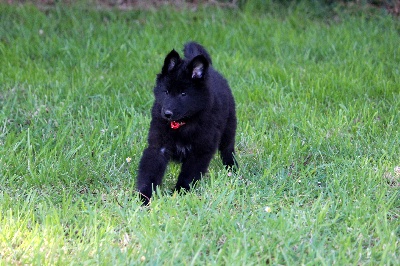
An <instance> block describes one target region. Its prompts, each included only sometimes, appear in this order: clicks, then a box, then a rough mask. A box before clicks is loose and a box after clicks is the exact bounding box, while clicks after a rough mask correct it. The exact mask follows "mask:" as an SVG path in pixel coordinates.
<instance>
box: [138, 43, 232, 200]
mask: <svg viewBox="0 0 400 266" xmlns="http://www.w3.org/2000/svg"><path fill="white" fill-rule="evenodd" d="M184 55H185V58H180V56H179V54H178V53H177V52H176V51H175V50H172V51H171V52H170V53H169V54H168V55H167V56H166V58H165V60H164V65H163V67H162V70H161V73H160V74H158V75H157V80H156V85H155V87H154V96H155V102H154V105H153V108H152V111H151V114H152V120H151V123H150V131H149V136H148V147H147V148H146V149H145V150H144V151H143V156H142V158H141V160H140V163H139V171H138V177H137V182H136V186H137V189H138V191H139V193H140V195H141V198H142V200H143V202H144V204H148V203H149V200H150V197H151V195H152V191H153V190H154V189H155V188H156V186H158V185H160V184H161V181H162V178H163V175H164V172H165V169H166V167H167V164H168V162H169V161H170V160H175V161H178V162H181V163H182V167H181V172H180V174H179V177H178V182H177V183H176V187H175V188H176V190H178V191H179V190H181V189H185V190H188V189H189V188H190V185H191V184H194V182H196V181H197V180H199V179H200V178H201V176H202V174H204V173H206V171H207V168H208V165H209V163H210V161H211V159H212V157H213V155H214V154H215V152H216V151H217V149H219V151H220V155H221V158H222V162H223V164H224V165H225V166H226V167H233V166H235V165H236V166H237V163H236V161H235V158H234V144H235V132H236V113H235V102H234V99H233V96H232V93H231V90H230V88H229V85H228V82H227V81H226V80H225V79H224V78H223V77H222V75H221V74H219V73H218V72H217V71H216V70H214V68H213V67H212V65H211V63H212V61H211V57H210V55H209V54H208V53H207V51H206V50H205V49H204V47H202V46H201V45H199V44H197V43H195V42H190V43H187V44H186V45H185V47H184ZM172 127H178V128H176V129H173V128H172Z"/></svg>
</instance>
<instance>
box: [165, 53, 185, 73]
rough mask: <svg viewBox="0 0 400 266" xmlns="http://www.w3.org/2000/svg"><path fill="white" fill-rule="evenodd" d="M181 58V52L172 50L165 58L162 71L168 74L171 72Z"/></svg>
mask: <svg viewBox="0 0 400 266" xmlns="http://www.w3.org/2000/svg"><path fill="white" fill-rule="evenodd" d="M180 60H181V58H180V56H179V54H178V53H177V52H176V51H175V50H172V51H171V52H170V53H169V54H168V55H167V56H166V57H165V59H164V66H163V68H162V73H163V74H167V73H168V72H170V71H171V70H172V69H174V68H175V67H176V66H177V65H178V63H179V61H180Z"/></svg>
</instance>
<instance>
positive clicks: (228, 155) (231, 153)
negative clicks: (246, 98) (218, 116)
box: [219, 120, 239, 168]
mask: <svg viewBox="0 0 400 266" xmlns="http://www.w3.org/2000/svg"><path fill="white" fill-rule="evenodd" d="M234 122H235V123H234V124H233V125H231V127H229V124H228V127H227V129H226V130H225V132H224V134H223V135H222V138H221V142H220V144H219V151H220V155H221V159H222V163H223V164H224V165H225V167H226V168H233V167H235V168H238V167H239V165H238V163H237V161H236V159H235V132H236V120H235V121H234Z"/></svg>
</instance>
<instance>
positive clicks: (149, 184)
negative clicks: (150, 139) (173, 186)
mask: <svg viewBox="0 0 400 266" xmlns="http://www.w3.org/2000/svg"><path fill="white" fill-rule="evenodd" d="M167 164H168V157H167V156H166V155H165V153H164V152H163V150H162V149H160V150H159V149H157V148H154V147H148V148H146V149H145V150H144V151H143V156H142V159H141V160H140V163H139V171H138V177H137V180H136V188H137V190H138V192H139V193H140V198H141V200H142V201H143V205H147V204H148V203H149V201H150V198H151V195H152V192H153V190H155V189H156V187H157V186H158V185H160V184H161V181H162V178H163V176H164V172H165V169H166V168H167Z"/></svg>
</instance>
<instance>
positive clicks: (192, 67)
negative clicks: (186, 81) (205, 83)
mask: <svg viewBox="0 0 400 266" xmlns="http://www.w3.org/2000/svg"><path fill="white" fill-rule="evenodd" d="M208 65H209V63H208V60H207V59H206V58H205V57H204V55H198V56H196V57H195V58H193V59H192V61H191V62H190V63H189V71H190V75H191V77H192V79H203V78H204V76H205V73H206V71H207V69H208Z"/></svg>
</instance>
